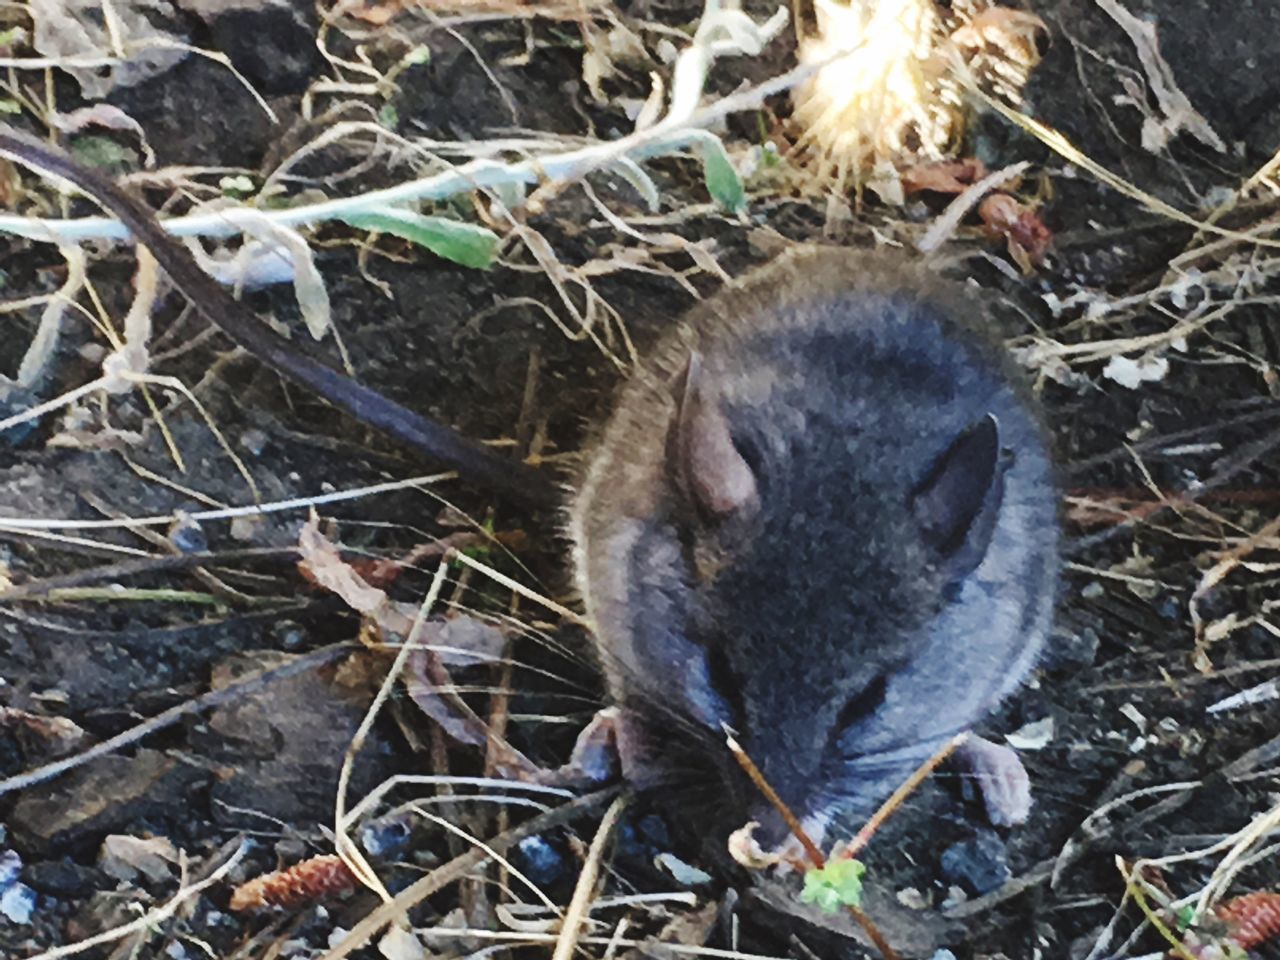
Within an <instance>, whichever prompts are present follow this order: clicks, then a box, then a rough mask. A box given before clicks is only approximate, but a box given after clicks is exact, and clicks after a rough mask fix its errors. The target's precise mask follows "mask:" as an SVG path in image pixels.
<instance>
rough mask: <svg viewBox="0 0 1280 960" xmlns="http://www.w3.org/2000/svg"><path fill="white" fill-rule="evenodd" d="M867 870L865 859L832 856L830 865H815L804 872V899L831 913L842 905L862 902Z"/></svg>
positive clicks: (804, 901) (801, 896) (803, 900)
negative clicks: (864, 875) (863, 861)
mask: <svg viewBox="0 0 1280 960" xmlns="http://www.w3.org/2000/svg"><path fill="white" fill-rule="evenodd" d="M866 872H867V868H866V866H865V865H864V864H863V863H862V861H861V860H850V859H846V858H843V857H842V858H840V859H838V860H830V861H828V862H827V865H826V866H824V867H815V868H814V869H812V870H810V871H809V872H808V873H806V874H805V875H804V889H803V890H802V891H800V900H801V902H803V903H815V904H817V905H818V907H819V908H820V909H822V910H825V911H826V912H827V913H836V912H838V911H839V910H840V909H841V908H842V907H857V906H861V904H862V876H863V874H865V873H866Z"/></svg>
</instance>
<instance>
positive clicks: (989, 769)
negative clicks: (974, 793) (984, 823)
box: [955, 736, 1031, 827]
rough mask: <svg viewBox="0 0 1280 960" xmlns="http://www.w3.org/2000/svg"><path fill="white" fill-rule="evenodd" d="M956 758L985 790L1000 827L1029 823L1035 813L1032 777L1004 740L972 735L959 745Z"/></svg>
mask: <svg viewBox="0 0 1280 960" xmlns="http://www.w3.org/2000/svg"><path fill="white" fill-rule="evenodd" d="M955 761H956V763H957V764H958V765H959V766H960V767H961V768H962V769H963V771H964V773H965V774H966V775H967V783H971V784H973V785H975V786H976V787H977V789H978V790H980V791H981V792H982V803H983V805H984V806H985V807H986V808H987V819H988V820H990V821H991V823H992V824H993V825H995V826H997V827H1012V826H1017V825H1018V824H1021V823H1025V822H1026V820H1027V816H1028V815H1029V814H1030V813H1031V778H1030V777H1028V776H1027V768H1026V767H1024V766H1023V765H1022V760H1021V759H1020V758H1019V756H1018V754H1017V752H1016V751H1015V750H1014V749H1013V748H1012V747H1009V746H1005V745H1004V744H1002V743H992V742H991V741H990V740H984V739H982V737H975V736H970V737H968V738H967V739H966V740H965V741H964V743H962V744H961V745H960V746H959V747H957V748H956V752H955Z"/></svg>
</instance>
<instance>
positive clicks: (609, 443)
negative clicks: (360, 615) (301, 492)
mask: <svg viewBox="0 0 1280 960" xmlns="http://www.w3.org/2000/svg"><path fill="white" fill-rule="evenodd" d="M0 153H3V154H5V155H8V156H11V157H13V158H15V159H17V160H19V161H20V162H22V163H25V164H27V165H29V166H33V167H35V168H37V169H40V170H43V171H46V172H49V173H53V174H55V175H57V176H59V177H61V178H62V179H64V180H67V181H69V182H70V183H72V184H73V185H75V186H76V187H78V188H79V189H80V190H82V191H83V192H84V193H86V194H87V195H88V196H89V197H91V198H92V199H94V200H95V201H96V202H97V203H99V204H100V205H101V206H103V207H104V208H106V209H107V210H109V211H110V212H111V213H113V214H114V215H115V216H117V217H118V218H119V219H120V220H121V221H122V222H123V223H124V224H125V225H126V227H128V229H129V230H130V232H131V233H132V235H133V237H134V239H135V240H137V241H138V242H140V243H142V244H143V245H144V246H146V247H147V248H148V249H149V250H150V251H151V253H152V255H153V256H154V257H155V259H156V261H157V262H158V263H159V265H160V266H161V267H162V268H163V269H164V271H165V272H166V274H168V276H169V278H170V280H171V281H172V282H173V284H174V285H175V287H177V288H178V290H179V291H180V292H181V293H182V294H183V295H184V296H186V298H187V299H188V300H190V301H191V303H192V304H193V305H194V306H195V308H196V309H198V310H199V311H200V312H201V313H202V314H203V315H204V316H205V318H206V319H207V320H208V321H209V322H211V323H213V324H215V325H216V326H218V327H219V328H220V329H222V330H223V331H224V332H225V333H226V334H227V335H228V336H229V337H230V338H231V339H232V340H233V341H235V342H236V343H237V344H239V345H241V346H243V347H244V348H246V349H247V350H248V351H249V352H250V353H252V354H253V355H254V356H256V357H258V358H259V359H260V360H261V361H263V362H265V363H267V364H268V365H269V366H271V367H272V368H273V369H275V370H277V371H278V372H280V373H281V374H282V375H284V376H286V377H288V378H289V379H292V380H294V381H295V382H298V383H300V384H302V385H303V386H305V387H307V388H309V389H311V390H312V391H314V392H315V393H316V394H318V395H319V396H321V397H323V398H324V399H326V400H328V401H329V402H330V403H332V404H334V405H335V406H337V407H339V408H340V409H343V410H346V411H347V412H348V413H350V414H352V415H353V416H355V417H356V418H357V419H359V420H361V421H363V422H365V423H366V424H368V425H370V426H373V427H375V428H377V429H380V430H382V431H384V432H386V433H387V434H389V435H391V436H393V437H395V438H398V439H399V440H401V441H402V442H404V443H406V444H408V445H409V446H410V447H411V448H414V449H416V450H418V451H420V452H421V453H423V454H425V455H426V456H427V457H428V458H430V459H432V460H434V461H435V462H437V463H440V464H442V465H444V466H446V467H449V468H451V469H455V470H457V471H458V472H459V474H460V475H462V476H463V477H464V479H467V480H470V481H472V482H474V483H475V484H477V485H478V486H480V487H482V488H484V489H487V490H489V491H491V492H493V493H494V494H496V495H498V496H502V497H506V498H508V499H510V500H512V501H513V502H517V503H520V504H522V505H524V506H528V507H532V508H534V509H550V508H554V509H567V516H568V533H569V538H570V540H571V543H572V555H573V561H574V563H573V565H574V568H575V571H576V573H575V580H576V583H577V586H578V589H579V591H580V593H581V595H582V597H583V600H584V604H585V606H586V610H587V613H588V616H589V619H590V620H591V622H592V624H593V633H594V637H595V647H596V651H597V654H598V659H599V660H600V662H601V664H602V666H603V670H604V674H605V676H606V679H607V683H608V687H609V695H610V699H611V700H612V702H613V703H614V704H615V705H616V706H615V707H614V708H613V712H612V713H610V714H608V715H607V717H606V719H607V723H608V724H611V725H612V726H613V730H612V736H613V739H614V742H615V744H616V747H617V750H618V753H619V754H620V761H621V765H622V767H623V770H624V773H625V774H626V776H627V778H628V779H629V780H630V781H631V782H632V783H633V784H634V785H636V786H638V787H641V788H642V789H650V788H657V787H662V788H663V789H664V790H665V791H666V793H667V794H668V795H669V796H671V797H684V796H689V797H692V798H693V799H694V800H695V801H700V802H703V804H704V805H705V806H710V807H713V808H716V809H721V810H728V811H729V812H730V813H731V814H732V815H733V816H738V815H740V816H743V817H748V818H750V819H753V820H755V821H757V822H759V823H761V824H762V829H763V831H764V832H763V834H762V835H763V836H765V837H770V838H772V839H775V840H776V839H778V838H780V837H781V836H782V834H783V833H784V832H785V831H784V828H783V825H782V824H781V823H780V821H779V818H778V815H777V812H776V811H774V810H773V809H772V808H770V807H768V806H767V805H765V804H764V803H763V801H762V798H761V797H760V796H759V795H758V793H757V791H756V790H755V788H753V787H751V786H750V785H749V784H747V783H745V782H744V781H743V778H742V774H741V771H740V770H738V769H737V767H736V764H735V763H734V762H733V761H732V760H731V759H730V756H729V753H728V751H727V750H726V749H725V745H724V734H723V730H724V728H726V727H728V728H731V729H732V730H734V731H735V732H736V733H737V735H738V736H739V737H740V738H741V740H742V743H743V745H744V747H745V748H746V750H747V751H748V753H749V755H750V756H751V757H752V759H753V760H754V761H755V762H756V764H757V765H758V766H759V767H760V768H761V770H762V771H763V773H764V775H765V777H766V779H767V780H768V781H769V782H770V784H771V785H773V786H774V788H775V789H776V790H777V791H778V792H779V794H780V795H781V796H782V797H783V799H784V800H785V801H786V803H787V804H788V805H789V806H791V807H792V809H794V810H795V811H797V812H799V813H800V814H801V816H802V817H803V820H804V823H805V825H806V829H807V830H808V831H809V832H810V833H811V834H813V835H814V836H816V837H822V836H823V835H824V834H825V833H827V832H829V828H831V827H833V826H834V825H836V824H838V823H840V822H842V821H843V820H847V819H848V818H849V817H851V816H860V815H862V814H864V813H865V812H866V811H867V810H868V809H870V807H871V806H873V805H874V804H875V803H876V802H877V801H878V799H879V798H881V797H882V796H883V795H885V794H886V793H888V792H889V791H890V790H891V789H892V788H893V787H894V786H896V785H897V784H898V783H899V782H901V780H902V778H903V777H904V776H905V775H906V774H907V773H909V772H910V770H911V769H912V768H913V767H914V766H915V765H916V764H918V763H919V762H920V761H921V760H922V759H924V758H925V757H927V756H928V755H929V754H930V753H931V752H932V751H933V750H934V749H936V748H937V746H938V745H939V744H940V743H942V742H944V741H945V740H946V739H947V738H948V737H950V736H952V735H953V734H955V733H957V732H959V731H963V730H967V729H969V728H970V727H972V726H973V725H974V724H976V723H978V722H979V721H980V720H981V719H982V718H983V717H984V716H985V715H986V714H987V713H988V712H990V710H992V709H993V708H994V707H995V706H996V705H997V704H998V703H999V702H1000V701H1001V699H1002V698H1003V697H1004V696H1005V695H1007V694H1008V693H1009V692H1010V691H1011V690H1013V689H1014V688H1016V686H1017V685H1018V684H1019V683H1020V682H1021V681H1022V679H1024V678H1025V676H1026V675H1027V673H1028V672H1029V671H1030V669H1031V667H1032V666H1033V664H1034V662H1035V659H1036V656H1037V653H1038V651H1039V649H1040V647H1041V645H1042V644H1043V641H1044V638H1045V635H1046V634H1047V633H1048V629H1049V621H1050V619H1051V616H1052V608H1053V599H1054V594H1055V589H1056V583H1057V576H1058V527H1057V494H1056V489H1055V484H1054V478H1053V470H1052V465H1051V457H1050V453H1049V444H1048V440H1047V435H1046V433H1045V430H1044V428H1043V426H1042V424H1041V422H1040V420H1039V417H1038V415H1037V412H1036V404H1035V401H1034V398H1033V397H1032V396H1031V393H1030V391H1029V389H1028V387H1027V385H1026V383H1025V381H1024V380H1023V378H1022V377H1021V375H1020V373H1019V371H1018V370H1017V369H1016V367H1015V366H1014V365H1013V363H1012V361H1011V359H1010V358H1009V356H1008V355H1007V354H1006V353H1005V352H1004V350H1003V349H1002V348H1001V346H1000V345H999V343H998V341H997V340H996V338H995V337H993V336H992V334H991V330H990V328H991V324H992V318H991V317H990V312H989V310H987V309H986V306H985V305H984V304H983V303H982V302H981V300H979V299H978V298H976V297H974V296H972V295H971V294H970V292H969V291H968V290H967V289H965V288H964V287H962V286H961V285H958V284H955V283H951V282H947V281H944V280H942V279H940V278H939V277H938V276H937V275H936V274H935V273H934V272H933V271H931V270H929V269H927V268H925V267H922V266H919V265H916V266H911V265H907V264H905V263H903V262H902V259H901V258H896V259H895V258H890V257H889V256H887V255H885V254H878V255H871V254H867V253H859V252H855V251H852V250H848V249H841V248H833V247H811V248H800V249H797V250H795V251H793V252H791V253H788V254H786V255H784V256H782V257H780V258H778V259H777V260H776V261H775V262H774V263H773V264H771V265H769V266H766V267H763V268H760V269H759V270H757V271H756V272H754V273H751V274H750V275H749V276H748V277H747V278H746V279H745V280H743V281H741V282H740V283H738V284H736V285H735V286H733V287H731V288H729V289H726V290H724V291H722V292H721V293H719V294H717V295H715V296H713V297H711V298H710V299H709V300H707V301H705V302H704V303H702V304H701V305H699V306H698V307H696V308H695V309H694V310H693V311H692V312H691V313H690V314H689V315H688V316H687V317H686V318H685V319H684V320H683V321H681V322H680V323H678V324H677V325H676V328H675V329H674V330H673V332H672V333H671V334H670V335H669V336H668V337H667V338H666V339H664V340H663V341H662V342H660V343H659V344H658V346H657V347H656V349H655V350H654V351H653V353H652V354H651V356H650V358H649V360H647V361H646V362H645V363H644V364H643V365H642V366H641V367H640V369H639V370H638V371H637V373H636V374H635V375H634V376H633V377H632V378H631V379H630V380H629V381H628V383H627V384H626V385H625V386H624V387H623V388H622V390H621V391H620V392H619V394H618V397H617V401H616V403H615V405H614V408H613V412H612V414H611V415H610V416H609V417H607V418H606V419H605V421H604V423H603V425H602V427H601V428H600V430H599V432H598V437H597V439H596V440H595V442H594V443H593V444H591V445H590V446H589V450H588V453H587V455H586V456H585V457H584V458H583V459H584V463H585V467H584V469H583V470H582V471H581V475H580V476H579V478H578V479H577V481H576V482H575V483H570V484H569V485H568V493H567V496H566V492H565V485H564V484H563V483H561V482H560V481H559V480H558V479H557V478H555V477H553V476H552V475H550V473H549V471H547V470H545V469H538V468H534V467H530V466H528V465H525V464H522V463H519V462H517V461H514V460H510V459H508V458H505V457H502V456H500V455H499V454H496V453H494V452H493V451H491V450H489V449H487V448H485V447H484V446H483V445H481V444H478V443H475V442H474V441H471V440H469V439H467V438H465V437H463V436H461V435H460V434H458V433H457V432H456V431H454V430H452V429H451V428H449V427H447V426H445V425H443V424H439V423H436V422H434V421H431V420H429V419H426V418H424V417H422V416H420V415H419V414H417V413H415V412H414V411H412V410H409V409H407V408H405V407H403V406H401V405H399V404H397V403H395V402H394V401H392V400H390V399H389V398H387V397H385V396H383V395H382V394H380V393H378V392H377V391H375V390H373V389H371V388H370V387H368V386H365V385H363V384H360V383H358V382H356V381H355V380H353V379H351V378H350V377H347V376H346V375H344V374H342V373H341V372H339V371H337V370H335V369H334V368H333V367H331V366H330V365H329V364H328V363H327V362H326V361H325V360H324V359H322V358H321V357H319V356H318V355H316V354H315V353H314V352H313V349H312V348H310V347H309V346H306V345H304V344H303V343H301V342H298V341H291V340H288V339H286V338H284V337H283V336H281V335H280V334H278V333H276V332H275V331H274V330H273V329H272V328H270V327H269V326H267V325H266V324H264V323H262V322H261V320H259V318H257V317H256V316H255V315H254V314H253V313H252V312H251V311H250V310H249V309H248V308H247V307H246V306H245V305H244V304H242V303H241V302H240V301H238V300H236V299H235V298H234V297H232V296H231V295H230V293H229V292H228V291H227V290H226V289H224V288H223V287H222V286H221V285H220V284H219V283H218V282H217V281H216V280H214V279H213V278H212V277H210V276H209V275H208V274H207V273H206V272H205V271H204V270H203V269H202V268H201V267H200V266H199V264H198V263H197V262H196V261H195V259H194V258H193V257H192V255H191V254H190V252H189V251H188V250H187V249H186V248H185V247H184V246H183V245H182V244H181V243H179V242H178V241H177V240H175V239H174V238H173V237H171V236H170V235H169V234H168V233H167V232H166V231H165V229H164V227H163V225H162V224H161V223H160V221H159V220H158V218H157V217H156V215H155V213H154V212H153V211H152V210H151V209H150V208H149V207H148V206H147V205H146V204H145V203H143V202H142V201H140V200H138V199H137V198H135V197H133V196H132V195H130V194H128V193H127V192H126V191H124V190H122V189H121V188H120V187H119V186H118V185H117V184H115V183H114V182H113V181H112V180H110V179H109V178H108V177H106V176H104V175H103V174H101V173H100V172H98V171H95V170H91V169H89V168H87V167H86V166H84V165H83V164H82V163H80V162H79V161H77V160H75V159H74V158H72V157H70V156H69V155H68V154H66V153H65V152H64V151H62V150H60V149H58V148H56V147H54V146H52V145H50V144H47V143H44V142H43V141H40V140H37V139H35V138H33V137H31V136H29V135H27V134H24V133H22V132H20V131H18V130H15V129H14V128H12V127H10V126H8V125H0ZM566 500H567V503H568V506H567V508H565V503H566ZM615 718H616V719H615ZM593 726H594V725H593ZM593 738H594V740H595V741H596V742H598V741H599V739H600V733H599V730H598V729H596V730H588V731H587V733H586V734H584V741H586V742H592V741H593ZM959 753H960V758H959V759H960V760H961V762H962V764H963V765H965V766H966V767H967V768H968V769H969V770H970V772H971V773H972V775H973V776H974V778H975V780H976V782H977V783H979V784H980V785H981V787H982V790H983V800H984V802H985V804H986V809H987V814H988V818H989V819H991V820H992V822H994V823H997V824H1001V825H1004V824H1013V823H1017V822H1020V821H1021V820H1022V819H1025V817H1026V814H1027V811H1028V809H1029V806H1030V790H1029V783H1028V779H1027V776H1026V773H1025V770H1023V768H1022V766H1021V764H1020V762H1019V761H1018V760H1017V757H1016V754H1014V753H1013V752H1012V751H1011V750H1010V748H1008V747H1007V746H1003V745H1000V744H996V743H991V742H989V741H985V740H982V739H980V738H976V737H972V738H969V739H967V740H966V741H965V742H964V744H963V746H962V748H961V750H960V751H959ZM602 769H603V768H602ZM689 809H692V808H689ZM730 819H731V818H730ZM721 820H722V822H725V821H724V818H721Z"/></svg>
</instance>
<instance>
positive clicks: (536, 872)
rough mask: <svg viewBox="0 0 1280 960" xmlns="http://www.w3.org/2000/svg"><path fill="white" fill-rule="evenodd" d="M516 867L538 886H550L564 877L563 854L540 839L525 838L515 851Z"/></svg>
mask: <svg viewBox="0 0 1280 960" xmlns="http://www.w3.org/2000/svg"><path fill="white" fill-rule="evenodd" d="M515 854H516V861H517V865H518V866H519V867H520V870H521V871H522V872H523V873H525V874H526V875H527V876H528V877H529V879H530V880H532V881H533V882H534V883H536V884H537V885H538V886H540V887H542V886H550V885H551V884H553V883H555V882H556V881H557V880H560V879H562V878H563V877H564V875H565V869H566V868H565V860H564V854H563V853H561V852H560V851H559V850H557V849H556V848H555V847H554V846H552V845H551V844H550V843H548V842H547V841H546V840H544V839H543V838H542V837H526V838H525V839H523V840H521V841H520V842H519V843H518V844H517V845H516V849H515Z"/></svg>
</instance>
